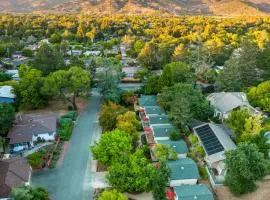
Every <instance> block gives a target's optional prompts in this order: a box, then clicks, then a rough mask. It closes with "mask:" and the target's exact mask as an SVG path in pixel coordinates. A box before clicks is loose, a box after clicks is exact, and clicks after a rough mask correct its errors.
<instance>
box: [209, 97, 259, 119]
mask: <svg viewBox="0 0 270 200" xmlns="http://www.w3.org/2000/svg"><path fill="white" fill-rule="evenodd" d="M207 99H208V100H209V102H210V104H211V105H212V106H213V107H214V109H215V114H214V116H215V117H218V118H219V119H221V120H224V119H227V118H228V117H229V115H230V113H231V112H232V111H233V110H234V109H237V108H247V109H248V110H249V112H250V114H254V113H257V112H258V111H257V110H256V109H255V108H253V107H252V106H251V105H250V104H249V102H248V99H247V96H246V94H245V93H243V92H218V93H212V94H210V95H209V96H208V97H207Z"/></svg>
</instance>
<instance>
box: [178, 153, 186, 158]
mask: <svg viewBox="0 0 270 200" xmlns="http://www.w3.org/2000/svg"><path fill="white" fill-rule="evenodd" d="M177 156H178V158H186V157H187V154H186V153H184V154H177Z"/></svg>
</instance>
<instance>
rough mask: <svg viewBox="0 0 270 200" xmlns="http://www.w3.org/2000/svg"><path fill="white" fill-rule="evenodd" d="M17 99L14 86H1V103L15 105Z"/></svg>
mask: <svg viewBox="0 0 270 200" xmlns="http://www.w3.org/2000/svg"><path fill="white" fill-rule="evenodd" d="M15 99H16V96H15V94H14V93H13V87H12V86H8V85H5V86H0V103H14V102H15Z"/></svg>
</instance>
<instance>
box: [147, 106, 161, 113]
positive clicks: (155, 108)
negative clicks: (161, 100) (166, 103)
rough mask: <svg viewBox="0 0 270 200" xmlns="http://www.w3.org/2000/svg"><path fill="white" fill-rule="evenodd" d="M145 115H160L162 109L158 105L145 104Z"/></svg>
mask: <svg viewBox="0 0 270 200" xmlns="http://www.w3.org/2000/svg"><path fill="white" fill-rule="evenodd" d="M144 110H145V114H146V115H162V114H165V113H164V111H163V110H162V109H161V108H160V107H159V106H146V107H144Z"/></svg>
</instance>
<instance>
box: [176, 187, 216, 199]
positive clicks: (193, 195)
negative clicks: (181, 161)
mask: <svg viewBox="0 0 270 200" xmlns="http://www.w3.org/2000/svg"><path fill="white" fill-rule="evenodd" d="M174 191H175V193H176V195H177V196H178V199H179V200H214V197H213V194H212V192H211V191H210V190H209V189H208V187H207V186H206V185H203V184H200V185H182V186H176V187H174Z"/></svg>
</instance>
